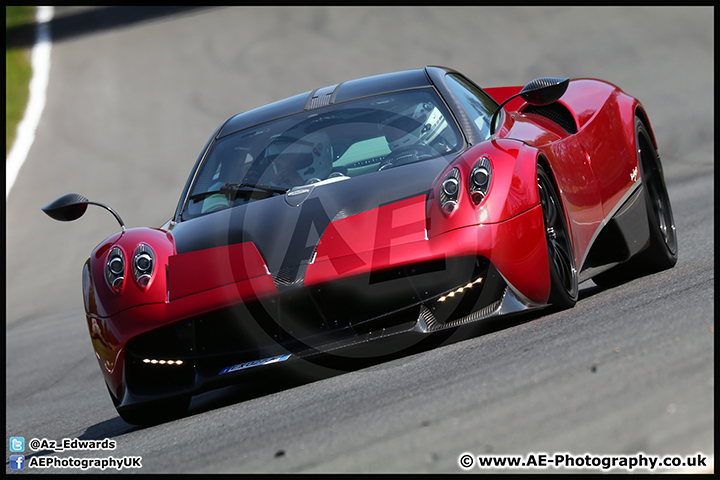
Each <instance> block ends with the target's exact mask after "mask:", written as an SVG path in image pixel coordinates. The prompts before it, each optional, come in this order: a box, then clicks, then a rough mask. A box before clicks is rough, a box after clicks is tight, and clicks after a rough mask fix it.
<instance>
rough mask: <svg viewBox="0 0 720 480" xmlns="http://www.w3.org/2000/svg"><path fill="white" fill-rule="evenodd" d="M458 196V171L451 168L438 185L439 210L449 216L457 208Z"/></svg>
mask: <svg viewBox="0 0 720 480" xmlns="http://www.w3.org/2000/svg"><path fill="white" fill-rule="evenodd" d="M459 195H460V170H458V169H457V168H453V169H452V170H450V172H449V173H448V174H447V175H446V176H445V180H443V181H442V183H441V184H440V195H439V196H438V198H439V201H440V208H442V210H443V212H445V213H446V214H448V215H450V214H451V213H452V212H453V211H454V210H455V207H457V201H458V196H459Z"/></svg>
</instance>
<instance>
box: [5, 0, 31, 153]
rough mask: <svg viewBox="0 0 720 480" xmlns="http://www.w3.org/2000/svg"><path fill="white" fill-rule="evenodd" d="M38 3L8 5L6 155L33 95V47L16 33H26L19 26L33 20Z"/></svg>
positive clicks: (6, 11)
mask: <svg viewBox="0 0 720 480" xmlns="http://www.w3.org/2000/svg"><path fill="white" fill-rule="evenodd" d="M34 17H35V7H5V156H6V157H7V154H8V152H10V147H11V146H12V142H13V141H14V139H15V132H16V130H17V124H18V123H19V122H20V120H22V117H23V115H24V113H25V106H26V105H27V101H28V96H29V87H28V86H29V84H30V77H31V76H32V66H31V64H30V48H28V47H27V46H26V45H23V42H17V41H14V40H15V39H14V38H12V37H13V36H19V35H22V33H21V30H19V29H18V28H19V27H22V26H23V25H29V24H32V23H33V21H34Z"/></svg>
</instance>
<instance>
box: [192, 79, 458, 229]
mask: <svg viewBox="0 0 720 480" xmlns="http://www.w3.org/2000/svg"><path fill="white" fill-rule="evenodd" d="M462 146H463V140H462V136H461V134H460V132H459V131H458V128H457V126H456V124H455V123H454V121H453V119H452V117H451V116H450V115H449V114H448V113H447V110H446V107H445V105H444V104H443V102H442V101H441V100H440V98H439V97H438V96H437V94H436V93H435V91H434V90H433V89H432V88H427V89H415V90H408V91H403V92H394V93H391V94H383V95H378V96H373V97H367V98H363V99H360V100H355V101H350V102H344V103H340V104H336V105H332V106H329V107H324V108H322V109H315V110H308V111H305V112H302V113H299V114H296V115H292V116H289V117H286V118H281V119H278V120H274V121H272V122H268V123H265V124H261V125H257V126H254V127H252V128H249V129H247V130H241V131H239V132H236V133H233V134H231V135H228V136H227V137H224V138H221V139H219V140H217V141H216V142H214V144H213V145H212V146H211V148H210V150H209V151H208V152H207V154H206V156H205V159H204V161H203V163H202V165H201V166H200V168H199V170H198V173H197V175H196V177H195V180H194V182H193V185H192V188H191V189H190V192H189V194H188V198H187V200H186V202H185V206H184V210H183V218H184V219H188V218H193V217H196V216H199V215H203V214H206V213H210V212H213V211H217V210H221V209H224V208H228V207H230V206H233V205H238V204H240V203H246V202H250V201H254V200H261V199H264V198H268V197H271V196H274V195H281V194H284V193H285V192H287V191H289V190H291V189H293V188H297V187H299V186H305V185H309V184H321V183H330V182H335V181H340V180H345V179H348V178H353V177H357V176H360V175H365V174H370V173H373V172H378V171H381V170H384V169H388V168H393V167H398V166H401V165H406V164H408V163H413V162H417V161H422V160H425V159H429V158H434V157H438V156H441V155H447V154H450V153H454V152H458V151H459V150H460V149H461V148H462Z"/></svg>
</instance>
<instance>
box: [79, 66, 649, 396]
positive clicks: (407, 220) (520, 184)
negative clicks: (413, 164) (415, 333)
mask: <svg viewBox="0 0 720 480" xmlns="http://www.w3.org/2000/svg"><path fill="white" fill-rule="evenodd" d="M520 88H521V87H504V88H495V89H486V92H487V93H488V94H490V95H491V96H493V97H494V98H495V99H496V100H497V101H498V102H501V101H503V100H504V99H506V98H507V97H508V96H510V95H513V94H515V93H517V92H518V91H519V90H520ZM560 103H562V104H563V105H565V106H566V107H567V108H568V109H569V110H570V112H571V113H572V114H573V116H574V118H575V120H576V122H577V125H578V128H579V133H578V134H576V135H570V134H568V133H566V132H565V131H563V130H562V129H560V128H559V127H558V126H557V125H556V124H555V123H553V122H551V121H549V120H547V119H546V118H544V117H541V116H539V115H534V114H524V113H522V109H523V106H524V103H523V102H522V100H520V99H515V100H513V101H511V102H510V103H508V104H507V106H506V111H507V112H508V114H507V115H504V118H503V123H502V125H501V127H500V129H499V131H498V134H497V139H495V140H492V141H487V142H483V143H480V144H477V145H474V146H472V147H471V148H469V149H467V150H466V151H465V152H464V153H463V154H462V155H460V156H459V157H458V158H457V159H455V160H454V161H453V162H452V163H451V164H450V165H448V167H447V169H446V170H445V171H443V172H442V173H441V174H440V175H439V176H438V178H437V179H436V181H435V183H434V185H433V187H432V189H431V190H430V193H429V194H428V195H419V196H415V197H412V198H407V199H404V200H401V201H398V202H396V203H393V204H389V205H383V206H380V207H378V208H375V209H372V210H368V211H364V212H361V213H357V214H355V215H351V216H348V217H345V218H341V219H339V220H335V221H333V222H331V223H330V224H329V226H328V227H327V228H326V229H325V231H324V232H322V235H321V238H320V242H319V244H318V245H317V248H316V251H315V256H314V258H313V259H312V260H311V262H310V263H309V264H308V265H307V271H306V274H305V279H304V285H305V286H306V287H312V286H318V285H322V284H324V283H326V282H333V281H336V280H337V279H339V278H345V277H353V276H357V275H362V274H368V273H371V272H373V271H378V270H384V269H388V268H393V267H398V266H402V265H406V264H408V263H413V262H425V261H432V260H438V259H445V258H451V257H462V256H482V257H485V258H487V259H489V260H490V262H492V264H493V265H495V266H496V268H497V269H498V271H499V272H500V273H501V275H502V276H503V278H504V279H505V280H506V281H507V282H508V283H509V284H510V285H512V287H513V288H514V289H516V290H517V291H518V292H519V293H520V294H522V295H523V296H524V297H525V298H527V299H528V300H530V301H532V302H534V303H537V304H543V303H545V302H547V300H548V296H549V293H550V280H549V275H548V256H547V249H546V244H545V230H544V225H543V217H542V211H541V208H540V205H539V197H538V192H537V178H536V168H537V164H538V162H542V163H544V164H546V165H547V166H549V167H550V169H551V170H552V174H553V178H554V181H555V183H556V185H557V189H558V192H559V195H560V198H561V201H562V204H563V208H564V212H565V216H566V222H567V224H568V226H569V228H570V231H571V236H572V240H573V247H574V253H575V258H576V263H577V265H578V268H581V267H582V262H583V260H584V259H585V257H586V255H587V252H588V249H589V248H590V246H591V243H592V241H593V239H594V238H595V236H596V235H597V233H598V231H599V229H600V228H601V227H602V226H603V225H604V224H605V223H606V222H607V221H608V218H609V216H610V215H611V213H612V212H613V211H614V209H616V208H617V206H618V203H619V202H620V200H621V199H622V198H623V197H624V196H625V195H626V194H627V192H628V191H629V190H630V189H631V187H632V186H633V183H634V181H633V180H632V174H633V170H634V169H637V166H638V165H637V157H636V155H635V154H634V150H635V126H634V117H635V115H636V113H637V112H640V113H639V114H640V115H641V116H644V112H642V107H641V105H640V104H639V102H638V101H637V100H635V99H634V98H632V97H630V96H627V95H626V94H624V93H623V92H622V91H621V90H619V89H618V88H617V87H615V86H613V85H611V84H608V83H605V82H600V81H597V80H587V79H582V80H574V81H572V82H570V85H569V87H568V90H567V92H566V93H565V95H564V96H563V97H562V99H561V100H560ZM648 125H649V124H648ZM481 157H487V158H488V159H489V160H490V162H491V165H492V183H491V186H490V190H489V192H488V194H487V196H486V197H485V199H484V200H483V201H482V202H481V203H480V204H479V205H475V204H474V203H473V202H472V201H471V199H470V198H469V195H468V194H467V192H466V191H465V190H464V189H461V194H460V197H459V200H458V207H457V208H456V209H455V210H454V211H453V212H452V213H451V214H450V215H447V214H446V213H444V212H443V211H442V210H441V209H440V207H439V205H438V201H437V198H436V195H437V192H438V189H439V183H440V182H441V180H442V179H443V178H444V177H445V174H446V173H447V172H449V171H450V170H451V169H452V168H458V169H459V171H460V175H461V182H460V183H461V184H462V185H465V184H466V182H467V181H468V175H469V173H470V171H471V169H472V167H473V165H474V164H475V163H476V162H477V161H478V159H480V158H481ZM508 239H512V241H508ZM140 243H146V244H148V245H150V246H151V247H152V248H153V250H154V252H155V254H156V259H157V261H156V263H155V272H154V274H153V280H152V282H151V283H150V284H149V285H148V286H147V287H146V288H141V287H140V286H139V285H138V284H137V283H136V282H134V281H133V280H132V278H130V277H131V274H129V275H128V277H127V278H126V279H125V282H124V285H123V291H122V292H121V293H116V292H114V291H112V289H110V288H109V286H108V284H107V282H106V281H105V275H104V268H105V264H106V259H107V255H108V253H109V252H110V250H111V249H112V248H113V247H114V246H119V247H120V248H121V249H123V251H124V253H125V257H126V258H128V259H129V258H131V257H132V253H133V251H134V249H135V248H136V247H137V246H138V245H139V244H140ZM207 265H212V268H205V267H206V266H207ZM83 289H84V296H85V308H86V312H87V321H88V328H89V330H90V334H91V337H92V340H93V344H94V347H95V351H96V354H97V357H98V361H99V363H100V365H101V367H102V370H103V373H104V376H105V379H106V382H107V384H108V386H109V388H110V390H111V392H112V394H113V395H114V396H115V397H116V398H122V395H123V371H122V370H123V359H124V347H125V344H126V342H127V341H128V340H129V339H131V338H133V337H135V336H137V335H139V334H141V333H143V332H147V331H150V330H153V329H155V328H158V327H160V326H162V325H166V324H170V323H173V322H177V321H179V320H182V319H185V318H190V317H193V316H196V315H200V314H203V313H206V312H210V311H213V310H216V309H219V308H222V307H225V306H231V305H234V304H237V303H243V302H250V301H254V300H258V299H266V298H271V297H273V296H276V295H278V290H277V288H276V286H275V283H274V281H273V277H272V275H271V272H269V271H268V269H267V266H266V264H265V261H264V259H263V258H262V256H261V254H260V253H259V251H258V249H257V247H256V246H255V245H254V244H253V243H252V242H246V243H240V244H235V245H229V246H224V247H216V248H211V249H207V250H201V251H196V252H189V253H183V254H179V255H178V254H177V252H176V249H175V244H174V241H173V236H172V230H171V229H167V230H165V229H150V228H137V229H130V230H127V231H125V232H123V233H118V234H116V235H114V236H112V237H110V238H108V239H107V240H106V241H105V242H103V243H102V244H101V245H99V246H98V247H97V248H96V249H95V250H94V251H93V252H92V255H91V257H90V259H89V260H88V262H87V263H86V265H85V269H84V272H83Z"/></svg>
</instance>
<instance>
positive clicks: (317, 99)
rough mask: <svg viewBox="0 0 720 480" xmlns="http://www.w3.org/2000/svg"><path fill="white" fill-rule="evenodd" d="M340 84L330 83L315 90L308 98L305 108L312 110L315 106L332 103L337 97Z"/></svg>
mask: <svg viewBox="0 0 720 480" xmlns="http://www.w3.org/2000/svg"><path fill="white" fill-rule="evenodd" d="M339 86H340V84H336V85H330V86H328V87H323V88H318V89H317V90H315V91H313V92H312V93H311V94H310V96H309V97H308V99H307V103H306V104H305V110H312V109H313V108H319V107H325V106H327V105H330V104H331V103H332V102H333V100H334V99H335V95H336V94H337V89H338V87H339Z"/></svg>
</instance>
